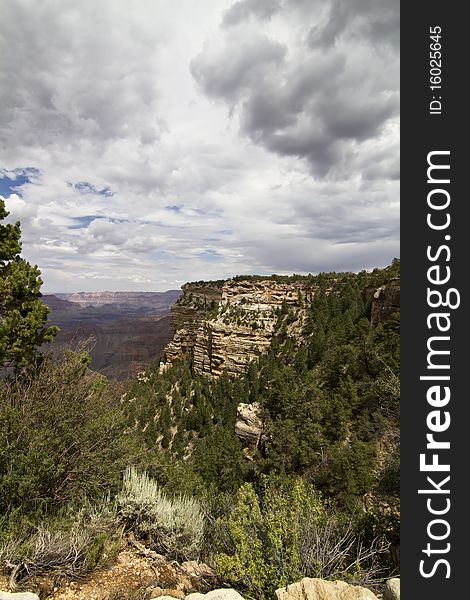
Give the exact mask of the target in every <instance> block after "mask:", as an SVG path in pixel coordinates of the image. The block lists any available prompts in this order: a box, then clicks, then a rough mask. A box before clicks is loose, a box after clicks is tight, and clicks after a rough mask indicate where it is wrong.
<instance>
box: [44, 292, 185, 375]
mask: <svg viewBox="0 0 470 600" xmlns="http://www.w3.org/2000/svg"><path fill="white" fill-rule="evenodd" d="M180 295H181V291H180V290H168V291H166V292H107V291H106V292H77V293H69V294H64V293H56V294H48V295H44V296H43V297H42V300H43V301H44V302H45V303H46V304H47V305H48V306H49V308H50V309H51V313H50V316H49V318H50V321H51V322H52V323H54V324H55V325H58V326H59V327H60V333H59V334H58V335H57V337H56V338H55V340H54V341H53V343H52V348H53V349H55V350H58V349H60V348H63V347H64V346H67V345H71V346H72V347H74V346H76V345H77V344H79V343H81V342H83V341H85V340H88V339H90V338H93V340H94V342H93V344H94V345H93V348H92V350H91V357H92V364H91V367H92V369H94V370H96V371H99V372H100V373H103V374H104V375H106V376H107V377H109V378H110V379H117V380H124V379H128V378H129V377H133V376H134V375H135V374H136V373H137V372H139V371H141V370H143V369H145V368H146V367H147V366H149V365H152V364H155V363H158V361H159V359H160V357H161V355H162V353H163V350H164V348H165V346H166V345H167V344H168V342H169V341H170V340H171V337H172V335H171V331H170V307H171V306H172V304H174V303H175V302H176V300H177V299H178V298H179V297H180Z"/></svg>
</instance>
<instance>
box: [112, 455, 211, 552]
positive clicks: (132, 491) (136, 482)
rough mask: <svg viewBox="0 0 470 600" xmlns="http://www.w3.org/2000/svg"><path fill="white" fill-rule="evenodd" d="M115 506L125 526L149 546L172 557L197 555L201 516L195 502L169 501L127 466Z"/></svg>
mask: <svg viewBox="0 0 470 600" xmlns="http://www.w3.org/2000/svg"><path fill="white" fill-rule="evenodd" d="M117 505H118V510H119V516H120V518H121V519H122V520H123V521H124V523H125V524H126V526H127V527H128V528H129V529H130V530H132V531H133V532H134V533H135V534H136V535H138V536H139V537H141V538H143V539H144V540H145V541H146V543H147V544H148V545H149V546H150V547H152V548H154V549H155V550H157V551H160V552H162V553H164V554H165V555H167V556H169V557H171V558H178V559H181V558H183V559H186V560H188V559H191V558H196V557H197V556H198V554H199V549H200V544H201V541H202V537H203V532H204V514H203V511H202V508H201V505H200V504H199V502H198V501H197V500H195V499H193V498H189V497H187V496H180V497H176V498H171V499H170V498H168V497H167V496H166V495H165V494H164V493H163V492H162V490H161V488H160V487H159V485H158V484H157V482H156V481H155V480H153V479H151V478H150V477H149V476H148V475H147V474H146V473H139V472H138V471H137V470H136V469H134V468H133V467H129V468H128V469H127V470H126V472H125V474H124V481H123V487H122V490H121V492H120V493H119V494H118V495H117Z"/></svg>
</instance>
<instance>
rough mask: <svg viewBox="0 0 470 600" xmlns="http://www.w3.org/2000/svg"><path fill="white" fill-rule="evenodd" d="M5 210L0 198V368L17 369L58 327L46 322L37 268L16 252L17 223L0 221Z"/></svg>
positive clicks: (18, 244) (30, 360)
mask: <svg viewBox="0 0 470 600" xmlns="http://www.w3.org/2000/svg"><path fill="white" fill-rule="evenodd" d="M8 214H9V213H8V212H7V211H6V210H5V203H4V201H3V200H0V368H1V367H7V368H8V367H10V368H11V367H14V368H16V369H18V368H20V367H23V366H25V365H28V364H32V363H33V362H34V361H35V359H36V358H37V357H38V355H39V351H38V349H37V348H38V346H41V345H42V344H44V343H45V342H50V341H51V340H52V338H53V337H54V336H55V335H56V334H57V332H58V328H57V327H55V326H49V327H47V326H46V325H47V315H48V313H49V308H48V307H47V306H46V304H44V303H43V302H42V301H41V300H40V296H41V293H40V288H41V285H42V280H41V278H40V274H41V272H40V271H39V269H38V268H37V266H31V265H30V264H29V263H28V262H27V261H25V260H24V259H23V258H21V256H20V252H21V241H20V238H21V229H20V223H19V222H16V223H15V224H14V225H12V224H6V225H3V224H1V221H2V220H3V219H5V217H7V216H8Z"/></svg>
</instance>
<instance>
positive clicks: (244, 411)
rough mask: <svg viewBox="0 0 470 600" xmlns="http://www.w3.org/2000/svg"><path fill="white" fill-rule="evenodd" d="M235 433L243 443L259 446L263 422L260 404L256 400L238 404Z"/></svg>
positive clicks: (254, 446)
mask: <svg viewBox="0 0 470 600" xmlns="http://www.w3.org/2000/svg"><path fill="white" fill-rule="evenodd" d="M235 434H236V435H237V437H238V438H239V439H240V441H241V442H242V444H243V445H245V446H249V447H252V448H257V447H258V446H259V444H260V441H261V436H262V434H263V422H262V420H261V417H260V406H259V404H258V403H257V402H254V403H253V404H243V403H242V404H239V405H238V407H237V420H236V422H235Z"/></svg>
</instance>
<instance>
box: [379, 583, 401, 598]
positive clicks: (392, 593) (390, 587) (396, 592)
mask: <svg viewBox="0 0 470 600" xmlns="http://www.w3.org/2000/svg"><path fill="white" fill-rule="evenodd" d="M383 600H400V580H399V579H397V578H396V577H394V578H393V579H389V580H388V581H387V583H386V584H385V590H384V596H383Z"/></svg>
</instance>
